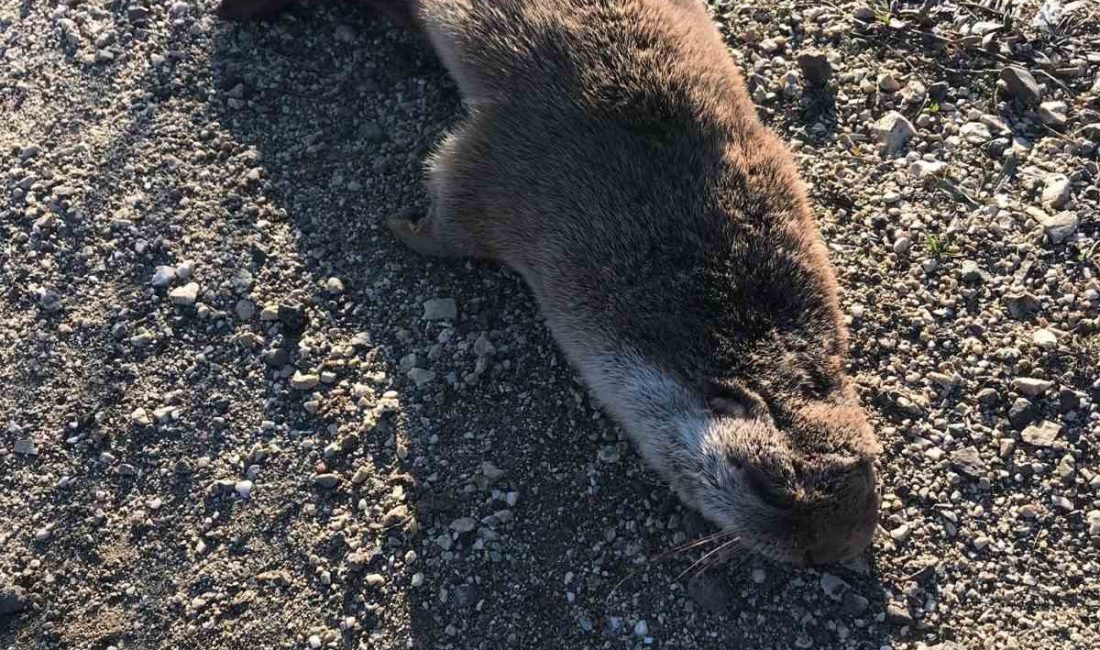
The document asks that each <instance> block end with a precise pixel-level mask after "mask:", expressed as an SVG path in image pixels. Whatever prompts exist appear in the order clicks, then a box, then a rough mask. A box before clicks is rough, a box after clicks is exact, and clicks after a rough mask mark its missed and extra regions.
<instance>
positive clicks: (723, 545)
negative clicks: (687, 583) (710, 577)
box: [676, 537, 741, 580]
mask: <svg viewBox="0 0 1100 650" xmlns="http://www.w3.org/2000/svg"><path fill="white" fill-rule="evenodd" d="M740 541H741V538H740V537H734V538H732V539H730V540H729V541H726V542H722V543H721V544H719V545H718V547H717V548H714V549H712V550H710V551H709V552H707V554H706V555H704V556H703V557H701V558H699V559H698V560H696V561H695V562H693V563H692V565H691V566H689V567H688V568H687V569H685V570H684V571H683V572H682V573H680V575H678V576H676V580H681V579H683V577H684V576H686V575H687V574H689V573H691V572H692V571H693V570H694V569H695V568H696V567H698V566H699V565H701V564H703V563H704V562H706V560H707V558H709V557H711V556H713V555H714V554H715V553H717V552H719V551H721V550H722V549H725V548H729V547H730V546H733V545H734V544H736V543H738V542H740Z"/></svg>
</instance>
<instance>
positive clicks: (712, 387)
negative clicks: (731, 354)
mask: <svg viewBox="0 0 1100 650" xmlns="http://www.w3.org/2000/svg"><path fill="white" fill-rule="evenodd" d="M703 396H704V397H705V398H706V401H707V410H708V411H710V412H711V414H713V415H715V416H719V417H727V418H747V417H760V416H762V415H765V414H766V413H767V407H766V406H765V405H764V400H763V399H761V397H760V396H759V395H757V394H756V393H754V392H752V391H751V390H749V389H748V388H746V387H745V386H744V385H743V384H741V383H740V382H737V381H732V380H707V382H706V383H705V384H704V386H703Z"/></svg>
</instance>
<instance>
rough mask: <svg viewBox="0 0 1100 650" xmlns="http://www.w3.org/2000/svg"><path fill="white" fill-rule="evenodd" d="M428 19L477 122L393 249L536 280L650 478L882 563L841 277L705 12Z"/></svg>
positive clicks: (777, 543) (771, 548)
mask: <svg viewBox="0 0 1100 650" xmlns="http://www.w3.org/2000/svg"><path fill="white" fill-rule="evenodd" d="M235 1H236V2H241V1H243V2H246V3H247V2H258V1H259V0H225V4H227V5H228V4H234V3H235ZM223 6H224V5H223ZM416 12H417V16H418V18H419V22H420V24H421V25H422V26H423V27H424V29H425V31H426V32H427V35H428V37H429V38H430V40H431V42H432V44H433V46H434V47H435V49H436V51H437V52H438V53H439V55H440V57H441V59H442V60H443V62H444V64H445V65H446V66H447V67H448V69H449V70H450V72H451V73H452V75H453V76H454V77H455V78H456V80H457V81H458V84H459V87H460V88H461V90H462V92H463V95H464V98H465V100H466V104H467V107H468V112H469V114H468V116H467V117H466V119H465V121H464V122H463V123H462V124H461V125H460V126H459V127H458V128H457V129H456V130H455V131H454V132H453V133H451V134H450V135H449V136H448V137H447V138H446V139H445V140H444V142H443V143H442V144H441V146H440V147H439V149H438V151H437V152H436V154H435V155H434V156H433V157H432V159H431V160H430V161H429V164H428V183H427V185H428V191H429V193H430V195H431V199H432V202H431V210H430V212H429V214H428V215H427V216H425V217H424V218H422V219H420V220H418V221H411V220H407V219H395V220H393V221H392V222H391V226H392V227H393V229H394V232H395V233H396V234H397V235H398V236H399V237H400V238H401V239H402V240H403V241H405V242H406V243H407V244H409V245H410V246H411V247H412V248H414V249H416V250H418V251H421V252H423V253H427V254H434V255H451V256H474V257H482V258H488V259H494V260H498V261H500V262H503V263H504V264H507V265H509V266H510V267H512V268H514V269H516V270H517V271H519V272H520V273H521V274H522V275H523V276H524V278H525V279H526V280H527V282H528V284H529V285H530V287H531V289H532V291H533V292H534V294H535V296H536V298H537V299H538V302H539V304H540V306H541V308H542V310H543V312H544V313H545V314H546V317H547V321H548V324H549V326H550V328H551V330H552V331H553V333H554V335H555V337H556V339H557V340H558V342H559V343H560V345H561V346H562V348H563V349H564V351H565V352H566V354H567V356H569V358H570V359H571V360H572V361H573V363H575V364H576V365H577V366H578V367H579V368H580V369H581V371H582V374H584V375H585V377H586V379H588V381H589V383H590V384H591V385H592V387H593V390H594V392H595V393H596V395H597V397H599V398H600V399H601V401H603V403H604V404H605V405H606V406H607V407H608V409H609V410H610V411H611V412H612V413H613V414H614V415H615V416H616V417H617V418H618V419H619V421H620V422H621V423H622V424H623V426H624V428H625V429H626V430H627V431H628V432H629V433H630V434H631V435H632V437H634V439H635V441H636V442H637V443H638V445H639V448H640V449H641V450H642V452H643V454H644V455H646V457H647V459H648V460H649V461H650V463H651V464H653V465H654V467H656V468H657V469H658V471H660V472H661V473H662V474H663V475H664V476H665V477H666V478H667V479H668V480H669V481H670V483H671V484H672V486H673V487H674V488H675V489H676V490H677V491H678V492H679V493H680V495H681V496H682V497H683V498H684V500H685V501H686V502H688V503H689V504H691V505H693V506H695V507H698V508H700V509H701V510H702V511H703V512H704V514H706V515H707V516H708V517H710V518H711V519H713V520H715V521H716V522H718V523H719V524H721V525H724V526H728V527H731V528H737V529H739V530H741V531H742V537H743V538H745V539H746V544H747V545H749V546H752V547H754V548H757V549H759V550H761V551H762V552H764V553H767V554H769V555H772V556H773V557H777V558H780V559H784V560H789V561H792V562H806V561H814V562H816V561H828V560H834V559H838V558H842V557H847V556H849V555H852V554H853V553H855V552H858V551H860V550H861V549H862V548H863V547H864V546H866V544H867V542H868V541H869V539H870V535H871V532H872V531H873V529H874V524H875V521H876V517H877V515H876V513H877V504H878V499H877V496H876V494H875V485H874V474H873V471H872V470H871V459H872V457H873V455H874V454H876V453H877V452H878V450H879V446H878V443H877V442H876V441H875V438H874V434H873V432H872V431H871V428H870V426H869V425H868V423H867V419H866V416H865V414H864V412H863V410H862V408H861V407H860V406H859V405H858V403H857V400H856V398H855V394H854V391H853V389H852V387H851V385H850V382H849V381H848V379H847V378H846V377H845V375H844V372H843V355H844V353H845V338H846V335H845V330H844V326H843V323H842V320H841V314H840V309H839V307H838V300H837V282H836V278H835V275H834V272H833V269H832V267H831V265H830V263H829V260H828V255H827V252H826V248H825V245H824V243H823V242H822V240H821V236H820V234H819V232H818V228H817V225H816V222H815V219H814V216H813V213H812V212H811V210H810V208H809V205H808V203H807V199H806V193H805V189H804V187H803V184H802V183H801V181H800V180H799V176H798V172H797V169H796V168H795V165H794V162H793V160H792V157H791V156H790V154H789V153H788V152H787V150H786V148H785V147H784V146H783V144H782V143H781V142H780V141H779V140H778V139H777V138H776V137H775V136H774V135H773V134H771V133H770V132H769V131H768V130H767V129H766V128H765V127H764V126H763V125H762V124H761V123H760V122H759V120H758V119H757V116H756V111H755V107H754V106H753V104H752V102H751V100H750V98H749V96H748V93H747V92H746V89H745V85H744V82H743V80H742V77H741V74H740V72H739V71H738V70H737V67H736V65H735V64H734V62H733V60H732V58H731V57H730V56H729V53H728V52H727V50H726V46H725V44H724V43H723V41H722V39H721V37H720V35H719V34H718V32H717V30H716V29H715V28H714V27H713V25H712V24H711V21H710V19H709V16H708V14H707V13H706V10H705V8H704V5H703V4H702V3H701V2H699V1H698V0H421V1H420V2H419V5H418V6H417V7H416ZM624 387H625V388H624ZM676 423H679V424H676Z"/></svg>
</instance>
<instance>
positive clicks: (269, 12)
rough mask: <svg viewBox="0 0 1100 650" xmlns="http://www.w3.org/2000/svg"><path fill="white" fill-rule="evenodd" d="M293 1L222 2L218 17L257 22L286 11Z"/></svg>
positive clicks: (247, 0)
mask: <svg viewBox="0 0 1100 650" xmlns="http://www.w3.org/2000/svg"><path fill="white" fill-rule="evenodd" d="M293 1H294V0H222V1H221V4H219V5H218V10H217V13H218V17H219V18H223V19H225V20H259V19H261V18H270V17H271V16H274V15H275V14H278V13H279V12H280V11H282V10H283V9H286V8H287V7H288V6H290V4H291V3H292V2H293Z"/></svg>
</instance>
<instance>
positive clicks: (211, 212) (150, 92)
mask: <svg viewBox="0 0 1100 650" xmlns="http://www.w3.org/2000/svg"><path fill="white" fill-rule="evenodd" d="M713 4H714V8H715V15H716V18H717V20H718V22H719V24H720V25H721V27H722V30H723V33H724V34H726V35H727V36H728V40H729V43H730V45H731V50H732V51H733V52H734V55H735V56H736V57H737V58H738V60H739V61H740V62H741V63H742V65H743V66H744V67H745V69H746V71H747V76H748V77H749V80H750V85H751V87H752V89H753V92H754V99H755V100H756V101H757V103H758V104H759V107H760V112H761V116H762V117H763V118H764V119H765V120H766V121H767V122H768V124H769V125H771V126H772V127H773V128H775V129H776V130H777V131H779V132H780V133H781V134H782V135H783V136H784V137H785V138H786V139H787V140H788V141H789V142H790V143H791V145H792V147H793V148H794V149H795V151H796V153H797V155H798V158H799V162H800V165H801V166H802V168H803V170H804V174H805V177H806V180H807V182H808V183H809V184H810V185H811V193H812V195H813V197H814V201H815V205H816V207H817V210H818V214H819V216H820V219H821V222H822V227H823V230H824V233H825V236H826V239H827V240H828V242H829V244H830V247H831V249H832V251H833V255H834V259H835V261H836V263H837V265H838V268H839V271H840V274H841V277H842V282H843V285H844V287H845V296H844V303H845V308H846V310H847V313H849V314H850V315H851V319H852V334H853V337H852V338H853V342H852V351H851V359H852V361H851V366H852V372H853V374H854V375H855V376H856V377H857V379H858V382H859V384H860V386H861V389H862V391H863V395H864V399H865V400H866V402H867V404H869V406H870V408H871V410H872V413H873V416H874V418H875V422H876V425H877V427H878V429H879V431H880V432H881V437H882V439H883V441H884V444H885V446H886V449H887V451H886V453H885V454H884V456H883V458H882V462H881V474H882V476H883V481H884V486H885V490H886V494H885V501H884V512H883V516H882V530H881V531H880V534H879V535H878V537H877V538H876V543H875V545H874V549H873V552H872V553H870V554H869V555H868V557H867V558H864V559H861V560H859V561H856V562H852V563H849V564H847V565H845V566H834V567H824V568H822V569H820V570H805V571H796V570H791V569H789V568H787V567H784V566H780V565H776V564H773V563H770V562H768V561H765V560H763V559H761V558H759V557H754V556H750V555H747V554H744V553H737V552H734V553H731V554H718V555H714V556H708V553H709V552H710V551H711V547H710V546H707V545H702V546H699V547H692V548H683V547H684V546H685V545H688V543H689V542H691V541H692V540H695V539H698V538H700V537H702V536H703V535H705V534H707V533H708V532H712V529H711V528H710V527H709V525H708V524H706V523H705V522H703V521H701V520H700V518H699V517H698V516H697V515H695V514H693V513H692V512H689V511H686V510H685V509H683V508H682V507H681V506H680V505H679V503H678V501H677V499H676V498H675V497H674V496H673V495H672V494H671V493H670V492H669V491H668V489H667V488H666V487H664V486H663V485H662V484H661V483H660V482H659V481H658V480H657V478H656V477H655V476H654V475H652V474H651V473H650V472H648V471H647V470H646V469H644V468H643V467H642V466H641V464H640V462H639V459H638V457H637V455H636V453H635V452H634V450H633V449H632V448H631V447H630V445H629V444H628V443H627V442H626V441H625V440H624V438H623V436H622V435H621V433H620V432H619V431H618V430H617V429H616V427H615V426H614V425H613V424H611V423H610V422H609V421H608V419H607V418H606V417H604V416H603V415H601V414H600V413H599V411H598V410H597V409H596V408H594V406H593V404H592V403H591V401H590V400H589V398H588V396H587V395H586V392H585V390H584V388H583V387H582V386H581V385H580V383H579V382H578V380H577V378H576V376H575V375H574V373H573V372H572V371H571V369H570V368H569V367H568V366H567V365H566V364H565V362H564V360H563V358H562V357H561V356H560V354H559V353H558V352H557V350H556V349H555V347H554V345H553V343H552V341H551V339H550V337H549V335H548V333H547V332H546V330H545V328H544V327H543V325H542V323H541V322H540V318H539V315H538V312H537V309H536V307H535V305H534V304H533V302H532V300H531V298H530V296H529V295H528V293H527V292H526V291H525V289H524V286H523V284H522V282H521V281H520V279H519V278H518V277H517V276H516V275H515V274H513V273H510V272H508V271H506V270H504V269H501V268H498V267H496V266H493V265H490V264H481V263H467V262H462V261H458V262H439V261H433V260H429V259H424V258H421V257H418V256H416V255H414V254H412V253H411V252H409V251H407V250H405V249H403V248H401V247H400V246H398V245H397V243H396V242H395V241H394V239H393V238H392V237H391V236H390V235H389V233H388V232H387V231H386V229H385V227H384V225H383V221H384V219H385V217H386V216H387V215H389V214H391V213H393V212H395V211H401V210H419V209H423V207H424V203H425V197H424V192H423V190H422V189H421V186H420V175H421V160H422V158H423V157H424V155H425V153H426V152H428V151H430V149H431V147H432V146H433V145H434V143H436V142H437V140H438V139H439V137H440V135H441V134H442V133H443V132H444V131H445V129H446V128H447V127H448V125H450V124H452V123H454V121H455V120H456V119H458V118H459V117H460V115H461V110H462V109H461V106H460V104H459V101H458V98H457V96H456V93H455V90H454V87H453V84H451V82H450V81H449V80H448V79H447V78H446V76H445V75H444V73H443V71H442V70H441V69H440V67H439V65H438V64H437V62H436V61H435V60H434V58H433V57H432V55H431V53H430V52H429V51H428V50H427V48H426V47H424V45H423V44H422V43H421V42H420V41H419V40H418V38H417V37H416V36H415V35H410V34H407V33H405V32H401V31H399V30H397V29H395V28H394V27H392V26H390V25H389V24H388V23H386V22H383V21H380V20H378V19H377V18H375V17H373V16H372V15H370V14H369V13H368V12H366V11H362V10H360V9H358V8H356V7H353V6H348V5H341V4H334V5H326V6H324V7H322V8H320V9H315V10H306V9H303V8H301V7H299V8H297V9H294V10H292V11H290V12H289V13H288V14H287V15H284V16H282V17H280V18H279V19H278V20H276V21H273V22H267V23H259V24H252V25H248V26H241V27H238V26H232V25H226V24H224V23H221V22H220V21H218V20H217V19H216V18H215V17H214V16H213V15H212V9H213V3H212V2H210V1H209V0H201V1H198V2H194V1H192V2H186V1H178V2H173V1H168V2H163V3H161V2H153V1H151V0H133V1H132V2H129V3H128V2H125V1H121V0H119V1H115V0H88V1H85V0H64V1H63V2H61V3H60V4H54V3H39V2H26V1H24V2H20V1H18V0H0V385H2V386H3V389H2V390H0V648H19V649H20V650H23V649H30V648H35V649H37V648H96V649H101V648H205V649H209V650H214V649H221V648H226V649H232V648H322V647H331V648H379V649H382V648H385V649H391V648H394V649H396V648H406V647H407V648H433V649H434V648H441V649H442V648H455V649H465V648H471V649H476V648H486V649H495V648H523V649H532V650H533V649H542V648H546V649H555V650H557V649H562V648H641V647H653V648H680V649H695V648H698V649H709V648H746V649H753V650H756V649H763V648H777V649H778V648H811V647H817V648H860V649H870V650H879V649H880V648H897V649H902V648H922V647H925V646H928V647H931V648H940V649H941V650H947V649H948V648H966V649H970V648H982V649H991V650H992V649H999V650H1005V649H1009V648H1016V649H1020V650H1023V649H1029V648H1045V649H1052V650H1053V649H1056V648H1081V649H1083V648H1095V647H1100V632H1098V630H1100V615H1098V613H1097V612H1098V611H1100V468H1098V467H1097V453H1098V449H1097V446H1098V444H1100V411H1098V409H1097V406H1096V404H1097V400H1098V398H1100V383H1098V377H1100V334H1098V327H1097V318H1098V307H1100V280H1098V278H1097V273H1098V272H1100V269H1098V255H1097V242H1098V234H1100V225H1098V222H1100V217H1098V211H1100V208H1098V204H1100V188H1098V185H1097V178H1098V176H1100V171H1098V166H1097V148H1098V142H1100V112H1098V109H1100V104H1098V101H1100V100H1098V97H1100V23H1098V19H1097V14H1096V12H1095V6H1094V5H1089V4H1088V3H1081V2H1078V3H1067V5H1066V6H1065V7H1063V8H1062V15H1060V16H1058V15H1053V14H1052V11H1053V10H1052V9H1051V6H1048V7H1047V9H1046V11H1047V14H1052V15H1053V17H1052V18H1051V20H1050V21H1048V23H1041V22H1040V23H1035V22H1033V20H1032V18H1033V16H1034V15H1035V14H1036V8H1037V3H1024V4H1023V5H1022V6H1020V7H1018V8H1017V9H1016V10H1012V3H1011V2H986V3H979V2H975V3H969V2H960V3H957V4H952V3H947V2H942V3H940V2H932V3H928V4H927V6H926V10H925V11H924V12H918V11H917V9H918V8H919V7H920V6H921V3H894V4H893V5H886V4H879V5H874V6H862V5H858V4H854V3H848V2H841V3H838V4H835V3H816V2H770V1H764V2H755V3H730V2H725V1H719V2H715V3H713ZM1006 7H1007V8H1009V10H1010V13H1008V14H1006V13H1005V9H1006ZM1009 66H1019V69H1020V70H1021V71H1023V75H1020V74H1019V73H1018V71H1016V70H1008V71H1007V72H1006V71H1005V68H1007V67H1009ZM669 173H675V170H669ZM715 560H718V561H715Z"/></svg>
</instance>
